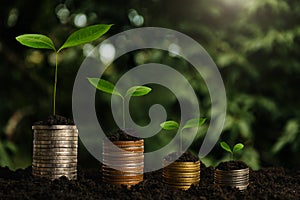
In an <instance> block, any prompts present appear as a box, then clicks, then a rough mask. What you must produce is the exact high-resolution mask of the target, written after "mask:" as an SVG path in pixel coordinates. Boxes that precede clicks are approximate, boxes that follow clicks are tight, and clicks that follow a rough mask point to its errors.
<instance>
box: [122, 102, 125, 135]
mask: <svg viewBox="0 0 300 200" xmlns="http://www.w3.org/2000/svg"><path fill="white" fill-rule="evenodd" d="M122 119H123V129H124V131H125V98H124V97H122Z"/></svg>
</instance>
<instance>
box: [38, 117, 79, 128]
mask: <svg viewBox="0 0 300 200" xmlns="http://www.w3.org/2000/svg"><path fill="white" fill-rule="evenodd" d="M33 125H47V126H51V125H74V121H73V120H71V119H68V118H66V117H63V116H60V115H50V116H48V118H47V119H45V120H43V121H38V122H35V123H34V124H33Z"/></svg>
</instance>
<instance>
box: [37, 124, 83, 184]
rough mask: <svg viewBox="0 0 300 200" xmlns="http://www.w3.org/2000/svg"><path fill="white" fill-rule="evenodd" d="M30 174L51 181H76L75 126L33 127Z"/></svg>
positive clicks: (76, 139) (76, 135)
mask: <svg viewBox="0 0 300 200" xmlns="http://www.w3.org/2000/svg"><path fill="white" fill-rule="evenodd" d="M32 129H33V130H34V140H33V160H32V174H33V175H34V176H37V177H44V178H48V179H51V180H54V179H58V178H59V177H61V176H66V177H67V178H68V179H69V180H75V179H77V149H78V130H77V128H76V126H75V125H53V126H44V125H38V126H33V127H32Z"/></svg>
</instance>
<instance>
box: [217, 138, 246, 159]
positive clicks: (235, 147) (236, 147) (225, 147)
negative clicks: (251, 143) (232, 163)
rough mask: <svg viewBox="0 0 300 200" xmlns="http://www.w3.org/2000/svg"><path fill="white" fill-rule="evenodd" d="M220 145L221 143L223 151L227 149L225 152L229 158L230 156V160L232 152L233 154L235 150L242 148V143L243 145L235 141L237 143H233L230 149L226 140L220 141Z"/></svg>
mask: <svg viewBox="0 0 300 200" xmlns="http://www.w3.org/2000/svg"><path fill="white" fill-rule="evenodd" d="M220 145H221V147H222V148H223V149H224V150H225V151H227V152H229V153H230V158H231V160H233V154H234V153H235V152H237V151H240V150H242V149H243V148H244V145H243V144H242V143H237V144H235V145H234V146H233V148H232V149H231V148H230V146H229V145H228V144H227V143H226V142H224V141H222V142H220Z"/></svg>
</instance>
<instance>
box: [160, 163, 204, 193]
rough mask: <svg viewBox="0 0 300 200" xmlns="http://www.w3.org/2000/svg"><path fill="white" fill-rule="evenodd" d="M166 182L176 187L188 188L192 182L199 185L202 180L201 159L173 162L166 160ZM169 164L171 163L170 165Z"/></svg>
mask: <svg viewBox="0 0 300 200" xmlns="http://www.w3.org/2000/svg"><path fill="white" fill-rule="evenodd" d="M163 164H164V166H165V167H164V168H163V179H164V182H165V183H166V184H167V185H169V186H171V187H174V188H178V189H183V190H187V189H189V188H190V187H191V185H192V184H194V185H198V184H199V181H200V161H196V162H173V163H171V164H169V162H168V161H166V160H164V163H163ZM168 164H169V165H168Z"/></svg>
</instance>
